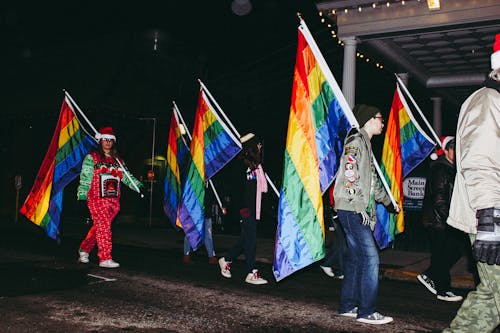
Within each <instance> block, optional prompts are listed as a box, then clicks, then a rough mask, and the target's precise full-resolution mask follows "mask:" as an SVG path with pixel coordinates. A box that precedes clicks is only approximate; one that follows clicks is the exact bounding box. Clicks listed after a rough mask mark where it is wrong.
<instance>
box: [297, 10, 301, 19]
mask: <svg viewBox="0 0 500 333" xmlns="http://www.w3.org/2000/svg"><path fill="white" fill-rule="evenodd" d="M297 17H298V18H299V20H301V21H302V14H301V13H300V12H297Z"/></svg>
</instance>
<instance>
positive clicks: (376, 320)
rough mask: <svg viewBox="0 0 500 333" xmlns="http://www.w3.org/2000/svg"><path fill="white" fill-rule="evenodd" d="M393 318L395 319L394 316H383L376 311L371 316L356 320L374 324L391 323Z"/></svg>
mask: <svg viewBox="0 0 500 333" xmlns="http://www.w3.org/2000/svg"><path fill="white" fill-rule="evenodd" d="M393 320H394V319H393V318H392V317H389V316H382V315H381V314H380V313H378V312H374V313H372V314H371V315H369V316H366V317H363V318H358V319H356V321H359V322H360V323H365V324H373V325H382V324H387V323H390V322H391V321H393Z"/></svg>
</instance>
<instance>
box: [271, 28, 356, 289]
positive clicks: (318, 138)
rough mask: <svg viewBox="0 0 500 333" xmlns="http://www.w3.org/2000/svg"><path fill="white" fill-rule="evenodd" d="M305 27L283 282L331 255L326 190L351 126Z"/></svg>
mask: <svg viewBox="0 0 500 333" xmlns="http://www.w3.org/2000/svg"><path fill="white" fill-rule="evenodd" d="M301 27H302V25H301ZM301 27H299V33H298V46H297V58H296V63H295V70H294V80H293V87H292V101H291V107H290V116H289V120H288V132H287V139H286V149H285V157H284V171H283V183H282V188H281V191H280V198H279V207H278V226H277V231H276V242H275V253H274V264H273V273H274V276H275V278H276V280H277V281H279V280H281V279H283V278H285V277H287V276H288V275H290V274H292V273H294V272H296V271H297V270H299V269H301V268H303V267H306V266H308V265H310V264H311V263H313V262H315V261H317V260H320V259H321V258H323V257H324V256H325V248H324V218H323V200H322V194H323V193H324V192H325V191H326V190H327V189H328V187H329V186H330V184H331V183H332V181H333V179H334V176H335V173H336V171H337V169H338V164H339V163H340V154H341V153H342V148H343V143H344V139H345V136H346V135H347V132H348V131H349V130H350V128H351V125H350V124H349V121H348V120H347V118H346V116H345V113H344V110H343V109H342V107H341V106H340V104H339V101H338V98H337V97H336V96H335V94H334V91H333V89H332V87H331V85H330V83H329V82H328V81H327V80H326V78H325V73H324V70H325V69H324V68H322V67H321V66H320V64H319V63H318V61H317V58H316V57H315V55H314V53H313V50H312V48H311V45H310V43H311V42H312V43H314V40H312V37H311V39H307V37H306V36H305V35H304V34H305V33H307V34H309V31H308V30H303V29H301ZM308 36H310V35H308ZM308 40H309V41H310V42H309V43H308ZM314 47H315V48H316V49H317V46H316V45H315V44H314ZM338 91H340V89H339V90H338Z"/></svg>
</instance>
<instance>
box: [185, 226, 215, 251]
mask: <svg viewBox="0 0 500 333" xmlns="http://www.w3.org/2000/svg"><path fill="white" fill-rule="evenodd" d="M204 227H205V248H206V249H207V254H208V256H209V257H213V256H215V250H214V241H213V238H212V219H211V218H205V226H204ZM189 252H191V244H189V240H188V239H187V237H184V254H189Z"/></svg>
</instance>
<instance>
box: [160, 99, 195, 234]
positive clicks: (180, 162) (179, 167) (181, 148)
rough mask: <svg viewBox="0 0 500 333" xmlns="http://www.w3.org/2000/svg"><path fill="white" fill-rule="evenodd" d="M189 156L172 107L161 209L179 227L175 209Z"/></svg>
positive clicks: (180, 194) (177, 204)
mask: <svg viewBox="0 0 500 333" xmlns="http://www.w3.org/2000/svg"><path fill="white" fill-rule="evenodd" d="M188 156H189V148H188V146H187V143H186V141H185V140H184V137H183V135H182V133H181V129H180V126H179V118H178V115H177V112H176V109H175V108H174V109H173V110H172V117H171V118H170V130H169V133H168V144H167V166H166V170H165V182H164V186H163V193H164V196H163V209H164V210H165V214H166V215H167V217H168V219H169V220H170V222H171V223H172V225H173V226H176V227H178V228H181V224H180V221H179V220H178V219H177V210H178V208H179V202H180V200H181V196H182V184H181V180H182V179H183V174H184V173H185V170H184V169H185V168H186V164H187V160H188Z"/></svg>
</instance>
